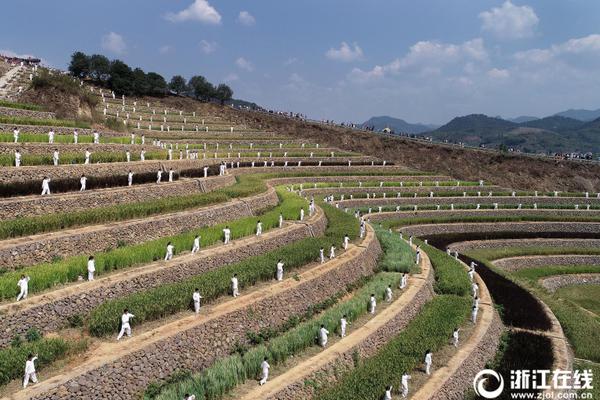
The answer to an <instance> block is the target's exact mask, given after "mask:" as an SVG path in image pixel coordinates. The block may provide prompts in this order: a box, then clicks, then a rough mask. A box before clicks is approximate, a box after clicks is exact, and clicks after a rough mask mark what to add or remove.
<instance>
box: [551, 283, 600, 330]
mask: <svg viewBox="0 0 600 400" xmlns="http://www.w3.org/2000/svg"><path fill="white" fill-rule="evenodd" d="M555 293H556V296H557V297H558V298H561V299H565V300H566V301H570V302H572V303H575V304H577V305H578V306H579V307H581V308H584V309H586V310H588V311H590V312H593V313H594V314H596V315H597V316H598V321H599V322H600V285H594V284H589V285H570V286H564V287H561V288H560V289H558V290H557V291H556V292H555Z"/></svg>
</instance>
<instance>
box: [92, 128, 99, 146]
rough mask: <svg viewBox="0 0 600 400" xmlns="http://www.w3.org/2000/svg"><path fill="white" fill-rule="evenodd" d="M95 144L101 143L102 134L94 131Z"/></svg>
mask: <svg viewBox="0 0 600 400" xmlns="http://www.w3.org/2000/svg"><path fill="white" fill-rule="evenodd" d="M93 135H94V144H99V143H100V134H99V133H98V132H97V131H94V134H93Z"/></svg>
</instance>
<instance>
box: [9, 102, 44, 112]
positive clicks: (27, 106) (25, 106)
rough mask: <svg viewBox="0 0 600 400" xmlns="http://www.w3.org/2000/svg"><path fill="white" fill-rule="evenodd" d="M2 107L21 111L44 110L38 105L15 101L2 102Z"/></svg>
mask: <svg viewBox="0 0 600 400" xmlns="http://www.w3.org/2000/svg"><path fill="white" fill-rule="evenodd" d="M0 107H6V108H17V109H20V110H30V111H43V108H42V107H40V106H38V105H36V104H26V103H16V102H14V101H8V100H0Z"/></svg>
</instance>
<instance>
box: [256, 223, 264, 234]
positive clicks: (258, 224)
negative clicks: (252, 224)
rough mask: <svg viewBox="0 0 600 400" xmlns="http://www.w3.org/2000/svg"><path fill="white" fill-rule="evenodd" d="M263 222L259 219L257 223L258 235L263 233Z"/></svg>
mask: <svg viewBox="0 0 600 400" xmlns="http://www.w3.org/2000/svg"><path fill="white" fill-rule="evenodd" d="M262 228H263V225H262V222H260V220H258V222H257V223H256V236H260V235H262Z"/></svg>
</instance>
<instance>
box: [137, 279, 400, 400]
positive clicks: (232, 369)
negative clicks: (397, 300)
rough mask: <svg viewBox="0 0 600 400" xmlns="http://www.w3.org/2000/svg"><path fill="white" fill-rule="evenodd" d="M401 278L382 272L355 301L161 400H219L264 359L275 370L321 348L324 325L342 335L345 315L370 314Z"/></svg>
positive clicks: (166, 392)
mask: <svg viewBox="0 0 600 400" xmlns="http://www.w3.org/2000/svg"><path fill="white" fill-rule="evenodd" d="M399 281H400V275H399V274H397V273H393V272H381V273H379V274H377V275H375V276H374V277H373V278H372V279H371V280H370V281H369V282H368V283H366V284H364V285H361V287H360V288H359V289H358V290H357V291H356V292H355V293H353V294H352V298H350V299H349V300H347V301H344V302H342V303H340V304H337V305H335V306H333V307H330V308H328V309H326V310H325V311H324V312H322V313H320V314H318V315H316V316H315V317H314V318H312V319H310V320H308V321H305V322H302V323H300V324H299V325H297V326H295V327H294V328H292V329H290V330H288V331H286V332H284V333H282V334H280V335H277V336H276V337H274V338H272V339H270V340H269V341H268V342H266V343H263V344H261V345H258V346H255V347H252V348H250V349H248V350H247V351H243V352H240V353H239V354H234V355H231V356H229V357H226V358H224V359H219V360H218V361H216V362H215V363H214V364H213V365H212V366H211V367H209V368H207V369H205V370H203V371H202V372H201V373H198V374H194V375H192V376H190V377H188V378H187V379H185V380H183V381H181V382H178V383H176V384H174V385H170V386H167V387H164V388H163V390H162V391H161V393H160V395H158V396H156V397H150V396H147V397H146V398H156V399H159V400H171V399H173V400H175V399H180V398H183V395H184V394H185V393H194V394H196V399H197V400H201V399H206V400H209V399H210V400H216V399H220V398H222V397H223V395H224V394H225V393H226V392H228V391H229V390H231V389H232V388H234V387H235V386H237V385H239V384H242V383H243V382H244V381H246V380H248V379H254V378H255V377H256V376H258V374H259V372H260V363H261V361H262V359H263V358H264V357H267V358H268V359H269V363H270V364H271V366H275V365H277V364H281V363H283V362H285V361H286V360H287V359H289V358H290V357H294V356H296V355H298V354H300V353H301V352H303V351H305V350H306V349H308V348H309V347H312V346H315V345H317V343H316V342H315V335H316V333H317V332H318V330H319V328H320V326H321V324H323V325H325V327H326V328H327V329H328V330H329V331H330V332H332V333H333V332H336V333H339V321H340V318H341V316H342V315H347V320H348V322H350V323H352V322H354V321H356V320H357V319H358V318H359V317H360V316H362V315H364V314H366V312H367V303H368V299H369V295H370V294H371V293H376V297H377V298H378V299H383V298H384V294H385V288H386V287H387V286H388V285H392V287H396V286H397V285H398V283H399Z"/></svg>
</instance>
